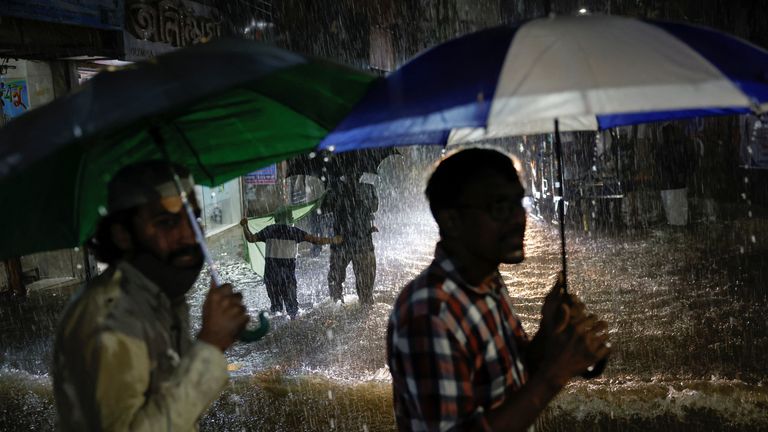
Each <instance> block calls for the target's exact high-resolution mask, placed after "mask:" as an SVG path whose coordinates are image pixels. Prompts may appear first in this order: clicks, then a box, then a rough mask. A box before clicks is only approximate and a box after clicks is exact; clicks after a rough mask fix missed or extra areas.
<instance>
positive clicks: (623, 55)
mask: <svg viewBox="0 0 768 432" xmlns="http://www.w3.org/2000/svg"><path fill="white" fill-rule="evenodd" d="M766 110H768V52H766V51H765V50H764V49H761V48H759V47H756V46H754V45H752V44H750V43H748V42H745V41H743V40H740V39H738V38H735V37H733V36H729V35H727V34H724V33H721V32H718V31H715V30H712V29H708V28H705V27H701V26H696V25H690V24H681V23H668V22H659V21H643V20H639V19H633V18H626V17H619V16H578V17H568V16H566V17H555V18H542V19H536V20H532V21H528V22H524V23H522V24H519V25H515V26H502V27H496V28H491V29H487V30H483V31H480V32H477V33H473V34H470V35H466V36H463V37H460V38H457V39H453V40H451V41H448V42H446V43H444V44H442V45H439V46H437V47H435V48H432V49H430V50H429V51H427V52H425V53H423V54H422V55H420V56H418V57H416V58H415V59H413V60H412V61H410V62H409V63H407V64H405V65H404V66H402V67H401V68H400V69H398V70H397V71H395V72H394V73H392V74H391V75H389V76H388V77H387V79H386V80H385V81H383V82H380V83H377V84H376V86H375V87H374V88H372V89H371V91H370V92H369V93H368V94H367V95H366V97H365V98H364V99H363V101H361V103H360V105H359V106H358V107H357V108H356V109H355V111H354V112H353V113H352V114H350V116H348V117H347V118H346V119H345V120H344V121H343V122H342V123H341V124H340V125H339V126H338V127H337V128H336V129H335V131H334V132H333V133H332V134H330V135H329V136H328V137H326V138H325V139H324V140H323V142H322V143H321V145H320V147H319V148H321V149H324V148H335V149H336V150H339V151H344V150H351V149H359V148H367V147H385V146H392V145H409V144H445V143H446V142H462V141H471V140H475V139H480V138H492V137H498V136H509V135H521V134H532V133H547V132H553V128H554V126H553V124H554V122H553V120H554V119H559V122H560V130H561V131H576V130H596V129H605V128H610V127H614V126H621V125H628V124H636V123H643V122H649V121H656V120H663V119H671V118H684V117H694V116H702V115H716V114H732V113H746V112H757V113H762V112H765V111H766Z"/></svg>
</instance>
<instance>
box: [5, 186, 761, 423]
mask: <svg viewBox="0 0 768 432" xmlns="http://www.w3.org/2000/svg"><path fill="white" fill-rule="evenodd" d="M383 176H384V175H383ZM379 188H380V189H381V186H379ZM420 189H421V188H420V187H414V188H413V191H408V192H407V193H404V194H400V195H398V194H389V195H387V194H384V196H383V197H382V205H381V210H380V211H379V213H377V215H376V222H375V224H376V226H377V227H378V228H379V233H377V234H374V239H375V242H376V254H377V269H378V272H377V278H376V285H375V305H374V307H373V308H372V310H370V311H366V310H362V309H361V308H360V307H359V306H358V303H357V296H356V295H355V293H354V276H353V275H352V271H351V267H350V268H349V269H348V272H347V280H346V282H345V304H343V305H338V304H333V303H331V302H330V301H329V297H328V288H327V271H328V248H327V247H325V248H323V250H322V252H321V253H320V255H319V256H317V257H311V256H310V253H309V252H310V250H309V247H307V246H306V245H303V246H302V247H300V256H299V260H298V262H297V278H298V286H299V291H298V300H299V306H300V308H301V310H300V315H299V318H298V319H297V320H294V321H290V320H288V319H287V317H285V316H277V317H273V318H272V330H271V331H270V333H269V334H268V335H267V337H265V338H264V339H263V340H261V341H259V342H256V343H253V344H236V345H235V346H234V347H233V348H232V349H231V350H230V351H229V352H228V353H227V356H228V360H229V363H230V366H229V368H230V371H231V373H232V376H233V380H232V381H231V384H230V385H229V387H228V388H227V390H226V391H225V393H224V394H223V396H222V397H221V398H219V399H218V400H217V401H216V402H215V404H214V405H213V408H212V409H210V410H209V411H208V413H207V414H206V415H205V416H204V418H203V419H202V421H201V430H204V431H241V430H258V431H327V430H344V431H391V430H394V418H393V414H392V405H391V394H390V392H391V390H390V377H389V372H388V370H387V369H386V367H385V364H386V359H385V331H386V322H387V318H388V315H389V312H390V309H391V305H392V303H393V302H394V299H395V297H396V295H397V294H398V292H399V290H400V288H401V287H402V286H403V285H404V284H405V283H406V282H408V281H409V280H410V279H411V278H413V277H414V276H416V275H417V274H418V273H419V272H421V270H422V269H424V268H425V267H426V266H427V265H428V264H429V262H430V261H431V259H432V253H433V248H434V244H435V241H436V240H437V227H436V225H435V224H434V222H433V221H432V219H431V216H430V215H429V212H428V208H427V205H426V203H425V202H423V200H421V196H420ZM398 196H399V197H400V198H397V197H398ZM766 232H768V229H767V227H766V222H765V220H761V219H751V218H749V219H743V220H734V221H729V222H712V223H708V224H696V225H692V226H689V227H668V226H657V227H655V228H651V229H649V230H644V231H638V232H631V231H630V232H625V231H622V232H620V233H616V232H592V233H579V232H575V231H572V230H569V231H568V239H569V245H568V253H569V264H570V268H569V269H570V283H571V289H572V291H573V292H575V293H578V295H579V296H581V297H582V298H583V299H584V301H585V303H587V305H588V306H589V307H591V308H593V309H594V310H595V311H596V312H597V313H598V314H600V315H601V316H603V317H604V318H605V319H606V320H607V321H608V322H609V323H610V326H611V334H612V340H613V347H614V348H613V349H614V350H613V354H612V356H611V358H610V361H609V364H608V368H607V369H606V372H605V374H604V375H603V376H601V377H600V378H598V379H595V380H592V381H583V380H580V379H579V380H576V381H574V382H572V383H571V384H569V385H568V386H567V387H566V388H565V390H564V391H563V392H562V393H561V394H560V395H559V396H558V397H557V399H556V400H555V401H554V403H553V404H552V405H551V406H550V408H549V409H548V411H546V413H545V414H544V416H543V417H542V418H541V419H540V420H539V422H538V430H546V431H566V430H606V431H607V430H654V431H666V430H691V431H693V430H697V431H698V430H733V431H737V430H768V388H767V387H766V376H768V373H767V372H766V366H765V365H766V364H768V324H766V321H765V319H764V318H763V317H764V310H765V306H766V303H767V302H766V292H765V286H766V285H765V284H766V268H768V260H767V259H766V256H767V255H768V254H766V246H765V245H766V243H767V242H766V240H767V239H766V238H765V235H766ZM526 253H527V259H526V261H525V262H524V263H523V264H520V265H514V266H513V265H510V266H504V267H503V268H502V274H503V276H504V278H505V280H506V282H507V285H508V287H509V290H510V294H511V297H512V299H513V300H514V302H515V305H516V310H517V312H518V313H519V315H520V316H521V318H522V320H523V322H524V325H525V328H526V329H527V331H528V332H529V334H533V333H535V331H536V325H537V321H538V319H539V309H540V307H541V303H542V301H543V297H544V295H545V293H546V292H547V290H548V289H549V286H550V284H551V282H552V280H553V278H554V275H555V273H556V272H557V270H558V266H559V255H558V253H559V243H558V235H557V227H556V226H553V225H551V224H548V223H545V222H544V221H540V220H536V219H534V218H529V224H528V228H527V232H526ZM220 259H221V264H220V270H221V273H222V276H223V278H224V279H225V280H227V281H231V282H233V284H234V285H235V286H236V287H237V288H238V289H240V290H242V291H243V293H244V297H245V301H246V303H247V306H248V308H249V310H250V311H251V313H252V314H253V315H255V314H256V313H257V312H258V311H260V310H265V309H268V306H269V301H268V299H267V296H266V291H265V288H264V284H263V282H262V281H261V279H260V278H258V277H257V276H255V275H254V274H253V272H252V271H251V270H250V267H249V266H248V265H247V264H246V263H244V262H241V261H240V260H239V259H237V258H236V254H235V253H232V254H228V255H227V256H222V257H220ZM71 289H72V287H69V288H67V289H60V288H58V289H56V288H54V289H47V290H39V291H32V292H31V294H30V299H29V301H28V302H27V303H25V304H23V305H12V306H11V305H3V309H2V314H1V315H0V322H2V325H3V329H4V330H3V333H2V335H0V341H1V342H2V350H1V351H0V400H1V401H2V403H1V404H0V430H9V431H11V430H51V429H53V428H54V427H55V426H54V425H55V421H56V420H55V408H54V406H53V397H52V393H51V382H50V375H49V374H48V372H47V368H48V363H49V361H50V343H51V334H52V331H53V328H54V326H55V323H56V315H57V313H58V311H60V309H61V308H62V307H63V304H64V302H65V299H66V297H67V294H68V290H69V291H71ZM206 289H207V278H201V280H200V281H198V283H197V284H196V285H195V287H194V288H193V291H192V292H191V293H190V300H191V301H190V302H191V304H192V306H193V308H192V315H193V316H192V322H193V324H194V325H195V326H199V324H200V306H201V305H202V300H203V298H204V295H205V290H206ZM196 330H197V329H195V331H196Z"/></svg>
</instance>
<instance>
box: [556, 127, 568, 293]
mask: <svg viewBox="0 0 768 432" xmlns="http://www.w3.org/2000/svg"><path fill="white" fill-rule="evenodd" d="M555 157H556V158H557V173H558V186H557V191H558V193H559V194H560V202H559V203H558V204H559V205H558V206H557V219H558V222H559V224H560V259H561V266H562V271H563V292H564V293H567V292H568V288H567V286H568V283H567V281H568V278H567V277H566V276H567V273H566V265H567V260H566V256H565V194H564V193H563V191H564V189H565V188H564V187H563V186H564V185H563V145H562V142H561V140H560V124H559V121H558V120H557V119H555Z"/></svg>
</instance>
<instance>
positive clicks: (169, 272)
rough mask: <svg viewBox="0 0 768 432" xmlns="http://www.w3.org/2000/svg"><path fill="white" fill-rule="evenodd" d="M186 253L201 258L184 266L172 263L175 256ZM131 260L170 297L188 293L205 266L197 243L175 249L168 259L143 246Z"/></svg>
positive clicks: (173, 297) (174, 297)
mask: <svg viewBox="0 0 768 432" xmlns="http://www.w3.org/2000/svg"><path fill="white" fill-rule="evenodd" d="M186 255H196V256H197V257H199V259H198V260H197V262H195V263H193V264H192V265H189V266H184V267H180V266H175V265H173V264H172V263H173V261H174V259H175V258H178V257H182V256H186ZM129 261H130V263H131V264H132V265H133V266H134V267H136V269H137V270H139V271H141V273H142V274H144V276H146V277H147V278H148V279H149V280H151V281H152V282H154V283H155V284H157V286H158V287H160V289H161V290H162V291H163V292H164V293H165V294H166V295H167V296H168V297H169V298H170V299H176V298H178V297H180V296H183V295H184V294H186V293H187V291H189V289H190V288H192V285H194V284H195V281H196V280H197V277H198V276H199V275H200V270H202V268H203V258H202V252H201V251H200V246H197V245H195V246H189V247H185V248H182V249H178V250H175V251H173V252H171V253H170V254H168V257H166V259H161V258H159V257H157V256H156V255H155V254H154V253H152V252H149V251H147V250H146V249H143V248H142V250H140V251H137V252H136V254H135V255H134V256H133V257H132V258H131V259H130V260H129Z"/></svg>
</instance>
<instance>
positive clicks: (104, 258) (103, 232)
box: [85, 207, 138, 265]
mask: <svg viewBox="0 0 768 432" xmlns="http://www.w3.org/2000/svg"><path fill="white" fill-rule="evenodd" d="M137 213H138V208H136V207H134V208H131V209H126V210H120V211H117V212H114V213H111V214H108V215H106V216H104V217H102V218H101V220H99V223H98V225H97V226H96V233H95V234H94V235H93V236H92V237H91V238H90V239H88V241H87V242H86V243H85V247H86V248H88V250H90V251H91V253H93V255H94V256H95V257H96V259H97V260H98V261H100V262H103V263H107V264H109V265H112V264H114V263H116V262H117V261H119V260H121V259H122V258H123V256H124V255H125V251H123V250H122V249H120V248H119V247H117V245H116V244H115V242H114V241H112V226H113V225H115V224H119V225H122V226H124V227H125V229H127V230H128V232H130V233H133V232H134V231H133V220H134V218H135V217H136V214H137Z"/></svg>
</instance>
